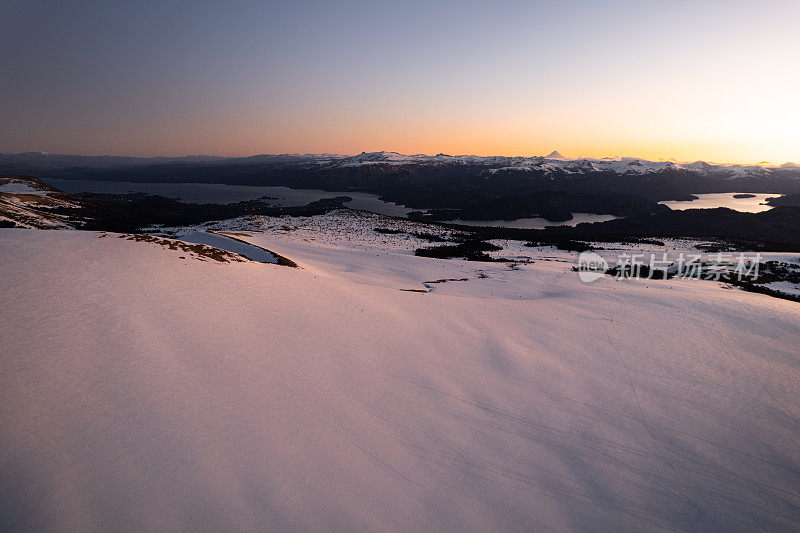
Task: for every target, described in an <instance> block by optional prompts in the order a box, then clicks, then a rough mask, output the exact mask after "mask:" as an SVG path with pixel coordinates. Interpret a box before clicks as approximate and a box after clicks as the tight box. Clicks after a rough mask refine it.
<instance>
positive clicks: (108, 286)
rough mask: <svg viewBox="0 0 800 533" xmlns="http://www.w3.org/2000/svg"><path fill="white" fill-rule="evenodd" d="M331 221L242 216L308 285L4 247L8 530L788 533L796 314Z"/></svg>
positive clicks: (798, 513)
mask: <svg viewBox="0 0 800 533" xmlns="http://www.w3.org/2000/svg"><path fill="white" fill-rule="evenodd" d="M343 213H344V212H338V213H334V214H333V215H332V216H330V217H314V218H311V219H308V218H302V217H297V218H293V219H292V218H288V217H287V218H285V219H268V218H261V219H251V220H249V221H248V222H247V223H248V224H249V226H247V227H249V228H250V231H249V232H242V233H243V234H246V235H247V236H242V237H241V238H243V239H245V240H248V241H250V242H252V243H254V244H256V245H259V246H263V247H265V248H268V249H270V250H273V251H275V252H277V253H279V254H281V255H285V256H287V257H289V258H290V259H293V260H294V261H296V262H297V263H298V264H299V265H300V268H298V269H296V268H287V267H281V266H278V265H272V264H263V263H256V262H233V263H219V262H216V261H198V260H195V259H192V258H191V257H187V256H186V254H185V253H183V252H181V251H180V250H170V249H168V248H165V247H162V246H159V245H157V244H153V243H148V242H136V241H133V240H127V239H122V238H118V237H117V236H115V235H113V234H106V235H105V236H101V235H102V234H97V233H92V232H83V231H35V230H24V229H4V230H0V279H2V280H3V287H4V289H3V290H2V291H0V320H1V321H2V324H3V343H2V344H0V424H1V425H0V427H2V431H0V479H2V480H3V481H2V482H0V502H2V504H0V505H2V508H3V512H2V513H0V529H2V530H9V529H10V530H16V529H22V530H46V529H60V530H89V529H92V530H97V529H102V530H110V529H135V530H143V529H146V530H154V529H157V530H175V529H183V530H186V529H211V530H264V529H270V530H321V529H325V530H403V531H423V530H424V531H430V530H448V531H487V530H510V529H513V530H520V529H527V530H530V529H537V530H538V529H558V530H565V529H584V530H585V529H591V530H596V529H598V528H600V527H602V529H608V530H645V529H646V530H676V529H678V530H687V529H704V530H712V529H716V530H720V529H724V530H754V529H776V530H779V529H783V530H788V529H793V528H796V527H797V524H798V523H799V520H800V495H799V491H798V487H800V449H798V447H797V441H798V438H800V420H799V417H800V390H798V388H797V383H798V379H800V354H798V351H797V346H798V344H799V343H800V313H798V312H797V309H798V308H797V304H796V303H794V302H789V301H785V300H780V299H776V298H771V297H768V296H766V295H761V294H752V293H746V292H743V291H739V290H727V289H725V288H724V287H723V286H722V285H721V284H718V283H711V282H697V281H685V280H670V281H663V282H658V283H656V282H645V281H636V280H620V281H617V280H614V279H611V278H602V279H600V280H598V281H596V282H594V283H591V284H584V283H582V282H581V281H580V280H579V278H578V276H577V274H575V273H574V272H571V270H570V269H571V266H572V265H573V264H574V255H570V254H568V253H566V252H557V251H554V250H551V249H531V248H527V249H523V248H524V247H521V246H520V248H519V250H518V251H519V252H520V253H523V252H524V253H526V254H528V255H530V257H531V258H532V260H533V261H535V262H533V263H525V264H519V265H516V266H513V267H512V266H511V265H509V264H507V263H475V262H473V263H469V262H466V261H447V260H437V259H429V258H421V257H416V256H414V255H412V253H413V252H412V250H413V247H414V246H415V245H416V246H419V242H421V241H419V240H418V239H413V238H409V237H408V236H407V235H391V234H379V233H376V232H374V231H373V230H372V228H373V227H375V226H376V223H378V222H379V223H380V225H381V226H382V227H388V225H390V224H396V225H397V226H396V227H397V228H406V229H409V230H412V229H414V228H415V226H414V225H413V223H410V222H408V221H399V220H397V221H391V222H388V220H390V219H382V218H379V217H377V216H373V215H363V214H361V215H359V214H357V213H356V214H343ZM244 224H245V219H239V220H235V221H225V222H220V223H218V224H217V225H216V227H217V228H218V229H225V228H227V229H228V230H231V229H232V228H234V227H235V226H237V225H239V226H244ZM351 230H352V231H351ZM176 231H177V230H176ZM180 231H182V232H191V231H197V228H185V229H181V230H180ZM670 244H681V243H670ZM448 278H449V279H462V278H467V281H446V282H442V283H429V282H432V281H438V280H442V279H448ZM426 285H427V286H426ZM398 289H418V290H423V291H429V292H426V293H418V292H406V291H401V290H398ZM600 525H602V526H600Z"/></svg>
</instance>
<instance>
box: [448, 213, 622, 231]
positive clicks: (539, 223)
mask: <svg viewBox="0 0 800 533" xmlns="http://www.w3.org/2000/svg"><path fill="white" fill-rule="evenodd" d="M615 218H619V217H615V216H614V215H595V214H594V213H572V220H567V221H566V222H550V221H549V220H547V219H545V218H540V217H534V218H518V219H516V220H447V221H446V222H448V223H452V224H464V225H467V226H500V227H504V228H520V229H544V228H546V227H547V226H577V225H578V224H581V223H583V222H588V223H592V222H606V221H608V220H614V219H615Z"/></svg>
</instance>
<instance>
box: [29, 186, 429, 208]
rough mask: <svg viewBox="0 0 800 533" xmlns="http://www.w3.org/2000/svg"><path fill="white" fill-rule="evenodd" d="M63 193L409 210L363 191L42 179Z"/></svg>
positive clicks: (202, 202) (197, 201)
mask: <svg viewBox="0 0 800 533" xmlns="http://www.w3.org/2000/svg"><path fill="white" fill-rule="evenodd" d="M43 181H45V182H46V183H49V184H50V185H52V186H53V187H55V188H57V189H60V190H62V191H64V192H70V193H79V192H96V193H106V194H127V193H131V192H143V193H147V194H157V195H159V196H166V197H167V198H176V199H178V200H181V201H183V202H188V203H194V204H228V203H231V202H241V201H243V200H256V199H258V198H261V197H263V196H267V197H269V198H268V199H265V202H267V203H269V204H270V205H277V206H297V205H306V204H307V203H309V202H313V201H316V200H319V199H321V198H332V197H334V196H349V197H350V198H352V199H353V201H352V202H348V203H347V207H350V208H351V209H360V210H363V211H372V212H374V213H380V214H382V215H389V216H394V217H404V216H406V214H408V212H409V211H413V209H409V208H407V207H405V206H402V205H398V204H394V203H391V202H384V201H383V200H380V199H379V198H378V196H377V195H375V194H369V193H364V192H352V191H341V192H331V191H322V190H317V189H290V188H288V187H261V186H250V185H225V184H224V183H133V182H130V181H88V180H63V179H55V178H48V179H45V180H43Z"/></svg>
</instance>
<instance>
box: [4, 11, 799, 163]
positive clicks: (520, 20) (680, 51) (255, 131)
mask: <svg viewBox="0 0 800 533" xmlns="http://www.w3.org/2000/svg"><path fill="white" fill-rule="evenodd" d="M798 21H800V1H797V0H785V1H769V0H766V1H763V0H762V1H758V2H756V1H752V2H741V1H737V0H729V1H692V2H684V1H671V2H664V1H658V2H655V1H648V0H639V1H621V0H619V1H600V0H596V1H569V0H566V1H558V2H555V1H554V2H541V1H530V0H529V1H527V2H504V1H495V2H472V1H469V0H460V1H449V0H446V1H440V2H414V1H406V2H381V1H372V2H334V1H327V2H314V1H304V0H297V1H293V2H270V1H235V0H234V1H226V2H221V1H215V2H205V1H202V0H193V1H173V0H160V1H148V0H143V1H138V2H122V1H114V0H104V1H82V0H74V1H71V2H63V1H58V2H48V1H39V0H24V1H19V0H2V1H0V72H2V74H3V75H2V77H0V151H5V152H21V151H38V150H44V151H49V152H55V153H74V154H90V155H100V154H115V155H135V156H155V155H170V156H175V155H187V154H209V155H251V154H259V153H296V152H304V153H323V152H327V153H342V154H354V153H359V152H362V151H368V152H369V151H377V150H391V151H397V152H401V153H409V154H415V153H428V154H436V153H448V154H477V155H544V154H546V153H549V152H550V151H552V150H556V149H557V150H558V151H560V152H561V153H562V154H563V155H565V156H567V157H579V156H586V157H606V156H610V157H613V156H635V157H646V158H649V159H654V160H659V159H676V160H679V161H694V160H700V159H703V160H707V161H717V162H740V163H753V162H759V161H771V162H775V163H781V162H785V161H800V98H799V97H798V95H800V68H799V67H798V64H799V63H800V62H799V61H798V58H800V31H797V26H798Z"/></svg>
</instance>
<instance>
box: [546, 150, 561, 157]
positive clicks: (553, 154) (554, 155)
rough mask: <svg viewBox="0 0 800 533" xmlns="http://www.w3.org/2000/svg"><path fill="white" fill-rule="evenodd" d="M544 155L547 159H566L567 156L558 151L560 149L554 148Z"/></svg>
mask: <svg viewBox="0 0 800 533" xmlns="http://www.w3.org/2000/svg"><path fill="white" fill-rule="evenodd" d="M544 157H545V159H566V157H564V156H563V155H561V154H559V153H558V150H553V151H552V152H550V153H549V154H547V155H546V156H544Z"/></svg>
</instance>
